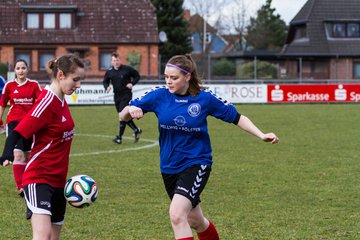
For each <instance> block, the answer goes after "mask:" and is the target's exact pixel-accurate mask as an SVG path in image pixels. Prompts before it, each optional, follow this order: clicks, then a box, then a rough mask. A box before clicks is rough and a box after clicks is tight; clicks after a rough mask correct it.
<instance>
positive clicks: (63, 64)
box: [48, 54, 85, 78]
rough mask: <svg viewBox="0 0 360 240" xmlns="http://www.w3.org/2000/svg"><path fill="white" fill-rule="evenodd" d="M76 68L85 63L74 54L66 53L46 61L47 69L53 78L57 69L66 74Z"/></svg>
mask: <svg viewBox="0 0 360 240" xmlns="http://www.w3.org/2000/svg"><path fill="white" fill-rule="evenodd" d="M77 68H85V64H84V62H83V61H82V60H81V58H79V57H78V56H76V55H74V54H66V55H63V56H61V57H59V58H54V59H52V60H50V61H49V62H48V69H49V72H50V73H51V74H52V77H53V78H56V76H57V73H58V71H59V70H61V71H62V72H63V73H64V75H65V76H66V75H67V74H69V73H74V72H75V71H76V69H77Z"/></svg>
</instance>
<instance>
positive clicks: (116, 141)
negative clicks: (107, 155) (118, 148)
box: [113, 136, 122, 144]
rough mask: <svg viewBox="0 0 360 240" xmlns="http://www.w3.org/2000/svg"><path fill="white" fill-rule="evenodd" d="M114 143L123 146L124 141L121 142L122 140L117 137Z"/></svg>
mask: <svg viewBox="0 0 360 240" xmlns="http://www.w3.org/2000/svg"><path fill="white" fill-rule="evenodd" d="M113 142H114V143H117V144H121V143H122V140H121V138H120V137H119V136H116V138H114V139H113Z"/></svg>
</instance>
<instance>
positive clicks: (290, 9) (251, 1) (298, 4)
mask: <svg viewBox="0 0 360 240" xmlns="http://www.w3.org/2000/svg"><path fill="white" fill-rule="evenodd" d="M191 1H214V0H185V1H184V5H185V7H186V6H189V4H190V2H191ZM306 1H307V0H272V4H271V6H272V7H273V8H275V9H276V13H278V14H280V16H281V19H282V20H284V21H285V22H286V24H289V22H290V21H291V20H292V19H293V18H294V17H295V15H296V14H297V13H298V12H299V10H300V9H301V8H302V6H303V5H304V4H305V3H306ZM229 2H230V3H229V4H228V6H225V7H224V8H222V9H221V11H222V12H223V13H226V12H231V11H232V9H234V7H233V6H232V4H231V0H229ZM265 3H266V0H244V5H245V7H246V12H247V14H248V15H252V16H254V14H256V11H257V10H258V9H259V8H260V7H261V6H262V5H264V4H265ZM191 14H193V13H191ZM209 23H210V24H211V20H209Z"/></svg>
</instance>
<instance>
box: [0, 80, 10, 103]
mask: <svg viewBox="0 0 360 240" xmlns="http://www.w3.org/2000/svg"><path fill="white" fill-rule="evenodd" d="M8 89H9V87H8V85H7V84H5V86H4V89H3V91H2V96H1V100H0V106H1V107H3V108H6V105H7V103H8V101H9V90H8Z"/></svg>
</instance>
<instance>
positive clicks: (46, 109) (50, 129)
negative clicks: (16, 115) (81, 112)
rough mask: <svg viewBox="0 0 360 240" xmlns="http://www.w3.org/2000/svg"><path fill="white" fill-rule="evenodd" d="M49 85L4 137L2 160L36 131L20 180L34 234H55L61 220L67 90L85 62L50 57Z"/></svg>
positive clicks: (68, 127) (70, 125) (69, 123)
mask: <svg viewBox="0 0 360 240" xmlns="http://www.w3.org/2000/svg"><path fill="white" fill-rule="evenodd" d="M48 67H49V69H50V70H51V72H52V79H51V84H50V85H49V86H46V87H45V89H44V90H43V91H42V93H41V94H40V96H39V98H38V101H37V102H36V104H35V106H34V107H33V108H32V110H31V111H30V112H29V113H28V114H27V115H26V116H25V118H24V119H23V120H21V122H20V123H19V125H18V126H17V127H16V128H15V129H14V131H13V132H12V133H11V134H10V135H9V136H8V138H7V139H6V143H5V148H4V152H3V154H2V157H1V158H0V164H2V165H3V166H7V165H9V164H11V162H12V161H13V157H14V156H13V149H14V147H15V144H16V142H17V140H18V139H20V138H23V139H24V138H25V139H26V138H28V137H30V136H32V135H34V141H33V147H32V149H31V152H30V156H29V161H28V163H27V164H26V168H25V172H24V178H23V184H24V192H25V200H26V205H27V218H28V219H31V224H32V233H33V239H59V238H60V231H61V227H62V224H63V222H64V216H65V208H66V200H65V197H64V187H65V184H66V176H67V172H68V165H69V153H70V146H71V142H72V138H73V136H74V122H73V119H72V117H71V114H70V110H69V107H68V105H67V103H66V101H65V95H71V94H72V93H73V92H74V91H75V90H76V89H77V88H79V87H80V80H81V78H82V76H83V75H84V72H85V70H84V63H83V62H82V61H81V60H80V58H78V57H77V56H75V55H72V54H69V55H64V56H61V57H59V58H58V59H54V60H51V61H50V62H49V64H48Z"/></svg>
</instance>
